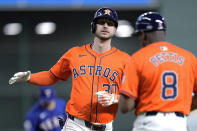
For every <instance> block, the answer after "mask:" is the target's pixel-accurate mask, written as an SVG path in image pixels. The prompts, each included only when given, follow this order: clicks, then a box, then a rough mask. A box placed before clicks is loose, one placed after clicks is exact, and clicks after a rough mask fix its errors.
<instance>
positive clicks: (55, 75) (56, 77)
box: [49, 70, 63, 80]
mask: <svg viewBox="0 0 197 131" xmlns="http://www.w3.org/2000/svg"><path fill="white" fill-rule="evenodd" d="M49 72H50V73H51V74H52V75H53V76H54V77H55V78H57V79H60V78H59V77H57V76H56V75H55V74H54V73H53V72H52V71H51V70H49ZM60 80H63V79H60Z"/></svg>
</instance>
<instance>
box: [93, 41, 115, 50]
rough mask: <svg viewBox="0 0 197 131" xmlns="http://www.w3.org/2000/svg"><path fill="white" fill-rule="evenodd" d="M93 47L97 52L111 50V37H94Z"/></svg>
mask: <svg viewBox="0 0 197 131" xmlns="http://www.w3.org/2000/svg"><path fill="white" fill-rule="evenodd" d="M91 48H92V49H93V50H94V51H96V52H97V53H103V52H106V51H108V50H111V39H109V40H99V39H94V43H93V44H92V46H91Z"/></svg>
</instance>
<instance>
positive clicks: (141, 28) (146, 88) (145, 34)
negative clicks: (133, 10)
mask: <svg viewBox="0 0 197 131" xmlns="http://www.w3.org/2000/svg"><path fill="white" fill-rule="evenodd" d="M165 31H166V24H165V21H164V18H163V17H162V16H161V15H160V14H159V13H156V12H147V13H144V14H142V15H140V16H139V17H138V19H137V22H136V31H135V33H136V34H137V35H138V37H139V40H140V41H141V42H142V44H143V46H144V47H143V48H142V49H140V50H139V51H137V52H136V53H134V54H133V55H132V56H131V57H130V59H129V62H128V63H127V64H126V67H125V76H124V80H123V85H122V87H121V89H120V109H121V111H122V112H123V113H125V112H128V111H131V110H132V109H133V108H134V107H135V108H136V111H135V114H136V115H137V117H136V120H135V121H134V125H133V131H187V125H186V116H187V115H189V112H190V108H191V103H192V92H194V93H195V96H194V99H195V100H194V101H193V104H192V109H193V108H196V102H197V101H196V98H197V97H196V95H197V61H196V58H195V56H194V55H193V54H192V53H190V52H189V51H186V50H184V49H181V48H179V47H177V46H175V45H173V44H171V43H169V42H165V41H164V40H165V33H166V32H165Z"/></svg>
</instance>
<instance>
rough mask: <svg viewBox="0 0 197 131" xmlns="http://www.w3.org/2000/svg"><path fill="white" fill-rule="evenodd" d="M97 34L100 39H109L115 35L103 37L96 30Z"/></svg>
mask: <svg viewBox="0 0 197 131" xmlns="http://www.w3.org/2000/svg"><path fill="white" fill-rule="evenodd" d="M95 36H96V37H97V38H99V39H100V40H109V39H111V38H112V37H113V35H110V36H108V37H102V36H101V35H99V34H97V33H96V32H95Z"/></svg>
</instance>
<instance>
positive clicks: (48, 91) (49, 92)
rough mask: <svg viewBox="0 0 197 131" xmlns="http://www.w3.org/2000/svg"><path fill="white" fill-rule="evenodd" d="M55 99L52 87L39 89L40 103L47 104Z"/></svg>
mask: <svg viewBox="0 0 197 131" xmlns="http://www.w3.org/2000/svg"><path fill="white" fill-rule="evenodd" d="M54 98H55V90H54V88H53V86H42V87H40V101H43V102H49V101H51V100H53V99H54Z"/></svg>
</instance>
